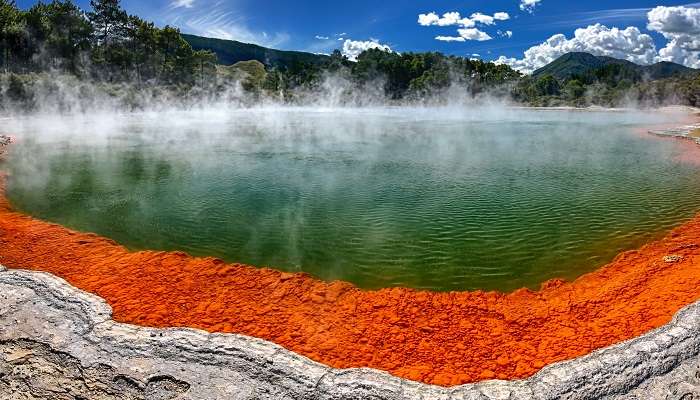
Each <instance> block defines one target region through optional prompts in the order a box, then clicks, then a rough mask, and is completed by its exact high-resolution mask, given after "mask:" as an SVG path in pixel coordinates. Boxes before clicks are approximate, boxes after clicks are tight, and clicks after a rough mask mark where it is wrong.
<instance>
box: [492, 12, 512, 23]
mask: <svg viewBox="0 0 700 400" xmlns="http://www.w3.org/2000/svg"><path fill="white" fill-rule="evenodd" d="M493 18H494V19H497V20H499V21H508V20H509V19H510V15H509V14H508V13H507V12H497V13H495V14H493Z"/></svg>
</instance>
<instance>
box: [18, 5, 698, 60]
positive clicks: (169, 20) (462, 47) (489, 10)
mask: <svg viewBox="0 0 700 400" xmlns="http://www.w3.org/2000/svg"><path fill="white" fill-rule="evenodd" d="M34 2H35V1H33V0H19V1H18V4H19V5H20V6H21V7H28V6H30V5H31V4H33V3H34ZM521 2H529V3H535V4H530V7H521ZM78 3H79V4H80V5H81V6H82V7H84V8H86V7H88V3H89V1H88V0H79V1H78ZM123 5H124V7H125V8H126V9H127V10H128V11H129V12H130V13H133V14H137V15H139V16H141V17H143V18H145V19H149V20H152V21H155V22H156V23H157V24H159V25H165V24H171V25H176V26H178V27H179V28H181V29H182V31H183V32H186V33H195V34H202V35H209V36H217V37H222V38H230V39H236V40H241V41H245V42H255V43H258V44H261V45H265V46H271V47H275V48H281V49H293V50H303V51H311V52H323V53H328V52H330V51H332V50H333V49H334V48H341V49H342V48H343V46H344V44H345V42H344V41H345V40H348V39H350V40H353V41H360V42H366V41H370V40H374V41H376V42H378V43H381V44H383V45H387V46H389V47H390V48H391V49H392V50H394V51H399V52H406V51H441V52H444V53H448V54H455V55H461V56H472V55H474V54H478V55H479V56H480V57H482V58H484V59H487V60H495V59H497V58H498V57H500V56H505V58H510V59H513V60H515V59H520V58H522V57H523V52H524V51H525V50H527V49H529V48H530V47H532V46H535V45H538V44H540V43H542V42H544V41H545V40H547V39H548V38H550V37H552V36H553V35H555V34H560V33H561V34H564V35H565V36H566V38H571V37H572V36H573V34H574V31H575V30H576V29H577V28H585V27H587V26H589V25H592V24H595V23H600V24H603V25H605V26H606V27H609V28H612V27H618V28H620V29H623V28H626V27H629V26H632V27H637V28H638V29H639V30H640V31H641V33H643V34H647V35H649V36H650V37H651V40H652V41H653V43H654V45H655V46H656V49H655V50H656V51H658V50H659V49H662V48H663V47H664V46H666V45H667V43H668V42H669V36H668V34H667V33H666V32H664V31H660V30H656V31H649V30H648V29H647V24H648V22H649V21H648V17H647V12H648V11H649V10H651V9H652V8H655V7H657V6H679V5H686V6H688V7H700V3H696V4H689V3H688V2H687V1H686V2H682V1H681V2H679V1H658V0H657V1H640V0H637V1H626V0H623V1H614V2H613V1H601V0H589V1H576V2H574V1H560V0H495V1H481V0H480V1H453V0H440V1H430V2H428V1H418V0H403V1H377V0H354V1H344V2H330V1H322V0H297V1H281V0H278V1H266V0H155V1H143V0H123ZM523 8H524V9H523ZM431 12H434V13H436V14H437V15H438V16H439V17H442V16H443V14H444V13H447V12H459V13H460V14H461V17H462V18H464V17H470V16H472V15H473V14H474V13H482V14H484V15H487V16H494V15H495V13H497V12H502V13H507V14H508V18H507V19H505V20H504V19H501V20H495V21H494V23H493V24H482V23H478V22H477V23H476V24H474V27H472V28H471V29H477V30H478V32H483V33H485V34H486V35H487V36H488V37H490V38H491V39H489V40H483V41H478V40H463V39H459V40H461V41H450V42H447V41H441V40H436V37H438V36H443V37H452V38H453V39H454V38H458V37H459V36H460V34H458V31H457V30H458V29H459V28H460V26H459V24H453V25H450V26H438V25H436V24H433V25H430V26H421V25H420V24H419V23H418V16H419V15H420V14H426V15H427V14H429V13H431ZM669 18H670V17H669ZM461 28H465V27H464V26H461ZM499 31H500V34H499ZM508 31H510V32H512V36H511V34H509V33H507V32H508ZM471 33H474V32H471ZM341 34H342V35H341ZM597 34H600V32H598V33H597ZM467 36H468V37H470V38H471V37H473V35H471V36H470V35H467ZM481 38H482V39H484V38H485V37H484V36H482V37H481ZM338 39H343V40H338ZM645 39H646V38H645ZM647 45H648V44H647ZM593 52H595V51H593ZM670 52H671V51H670V50H669V54H670Z"/></svg>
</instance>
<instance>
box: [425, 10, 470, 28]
mask: <svg viewBox="0 0 700 400" xmlns="http://www.w3.org/2000/svg"><path fill="white" fill-rule="evenodd" d="M418 24H419V25H421V26H431V25H436V26H452V25H461V26H465V25H469V26H474V21H472V20H470V19H468V18H462V16H461V15H460V14H459V13H458V12H457V11H451V12H446V13H444V14H443V15H442V17H440V16H439V15H437V14H436V13H435V12H430V13H427V14H420V15H418Z"/></svg>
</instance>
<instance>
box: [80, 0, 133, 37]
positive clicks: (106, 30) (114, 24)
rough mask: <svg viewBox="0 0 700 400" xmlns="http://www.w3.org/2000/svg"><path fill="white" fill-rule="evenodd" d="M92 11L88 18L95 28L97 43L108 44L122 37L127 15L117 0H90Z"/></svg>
mask: <svg viewBox="0 0 700 400" xmlns="http://www.w3.org/2000/svg"><path fill="white" fill-rule="evenodd" d="M90 6H91V7H92V10H93V11H92V12H90V13H88V14H87V16H88V19H89V20H90V23H91V24H92V26H93V28H94V29H95V39H96V41H97V43H98V44H99V45H109V44H112V43H114V42H118V41H120V40H121V39H123V37H124V33H125V30H126V25H127V21H128V15H127V13H126V11H124V10H123V9H122V7H121V4H120V2H119V0H90Z"/></svg>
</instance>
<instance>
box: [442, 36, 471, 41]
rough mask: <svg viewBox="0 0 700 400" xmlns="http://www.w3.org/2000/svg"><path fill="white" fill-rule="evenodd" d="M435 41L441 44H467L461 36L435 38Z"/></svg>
mask: <svg viewBox="0 0 700 400" xmlns="http://www.w3.org/2000/svg"><path fill="white" fill-rule="evenodd" d="M435 40H439V41H441V42H466V41H467V40H466V39H465V38H463V37H461V36H435Z"/></svg>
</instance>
